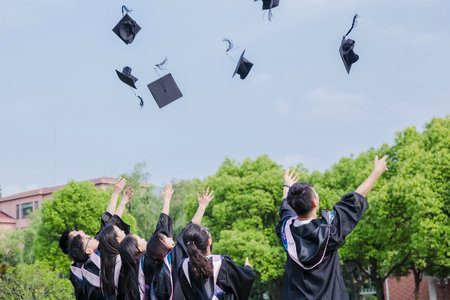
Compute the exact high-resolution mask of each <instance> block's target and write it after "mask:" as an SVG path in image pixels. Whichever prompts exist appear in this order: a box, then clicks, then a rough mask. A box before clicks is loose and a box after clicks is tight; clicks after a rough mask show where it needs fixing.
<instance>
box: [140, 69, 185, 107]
mask: <svg viewBox="0 0 450 300" xmlns="http://www.w3.org/2000/svg"><path fill="white" fill-rule="evenodd" d="M147 87H148V89H149V90H150V93H152V96H153V98H155V101H156V103H157V104H158V107H159V108H163V107H164V106H166V105H167V104H169V103H171V102H173V101H175V100H177V99H178V98H181V97H183V94H182V93H181V91H180V89H179V88H178V86H177V84H176V83H175V80H174V79H173V77H172V74H170V73H169V74H167V75H165V76H163V77H161V78H159V79H157V80H155V81H153V82H152V83H149V84H148V85H147Z"/></svg>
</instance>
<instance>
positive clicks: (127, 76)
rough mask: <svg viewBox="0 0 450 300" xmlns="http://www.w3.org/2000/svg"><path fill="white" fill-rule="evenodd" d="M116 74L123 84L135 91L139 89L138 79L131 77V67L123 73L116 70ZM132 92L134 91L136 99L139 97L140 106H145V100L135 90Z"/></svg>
mask: <svg viewBox="0 0 450 300" xmlns="http://www.w3.org/2000/svg"><path fill="white" fill-rule="evenodd" d="M116 73H117V76H119V79H120V80H121V81H122V82H123V83H125V84H126V85H128V86H129V87H132V88H133V89H137V88H136V85H135V83H136V81H138V79H137V78H136V77H134V76H133V75H131V68H130V67H128V66H126V67H124V68H123V70H122V72H119V71H117V70H116ZM132 91H133V94H134V95H135V96H136V97H138V98H139V100H140V101H141V102H140V103H139V105H140V106H141V107H143V106H144V100H143V99H142V97H141V96H139V95H138V94H136V92H135V91H134V90H132Z"/></svg>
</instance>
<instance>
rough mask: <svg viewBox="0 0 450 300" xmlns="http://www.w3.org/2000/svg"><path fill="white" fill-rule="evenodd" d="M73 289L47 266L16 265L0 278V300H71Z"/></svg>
mask: <svg viewBox="0 0 450 300" xmlns="http://www.w3.org/2000/svg"><path fill="white" fill-rule="evenodd" d="M72 298H73V287H72V284H71V283H70V281H69V280H68V279H61V278H60V277H59V274H58V272H55V271H53V270H52V269H51V268H50V267H49V266H48V265H46V264H43V263H35V264H33V265H27V264H18V265H17V266H15V267H10V268H9V269H8V271H7V272H6V274H4V275H2V276H0V299H72Z"/></svg>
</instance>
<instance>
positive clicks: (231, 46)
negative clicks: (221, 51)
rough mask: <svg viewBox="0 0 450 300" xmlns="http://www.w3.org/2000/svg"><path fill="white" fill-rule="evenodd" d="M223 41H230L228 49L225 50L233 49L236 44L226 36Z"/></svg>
mask: <svg viewBox="0 0 450 300" xmlns="http://www.w3.org/2000/svg"><path fill="white" fill-rule="evenodd" d="M222 41H223V42H227V43H228V47H227V50H225V52H228V51H230V50H231V49H233V46H234V45H233V41H232V40H230V39H227V38H224V39H223V40H222Z"/></svg>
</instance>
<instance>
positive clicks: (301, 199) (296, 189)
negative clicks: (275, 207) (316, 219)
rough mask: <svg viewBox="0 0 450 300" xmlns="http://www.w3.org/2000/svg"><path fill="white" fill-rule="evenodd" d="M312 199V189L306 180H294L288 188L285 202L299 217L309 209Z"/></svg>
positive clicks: (311, 205) (311, 206)
mask: <svg viewBox="0 0 450 300" xmlns="http://www.w3.org/2000/svg"><path fill="white" fill-rule="evenodd" d="M313 199H314V190H313V188H312V187H311V185H310V184H309V183H307V182H304V181H300V182H296V183H294V184H293V185H292V186H291V187H290V188H289V192H288V196H287V202H288V204H289V205H290V206H291V207H292V208H293V209H294V210H295V212H296V213H297V215H299V216H300V217H303V216H305V215H307V214H308V213H309V212H310V211H311V209H312V208H313V204H312V203H313Z"/></svg>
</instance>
